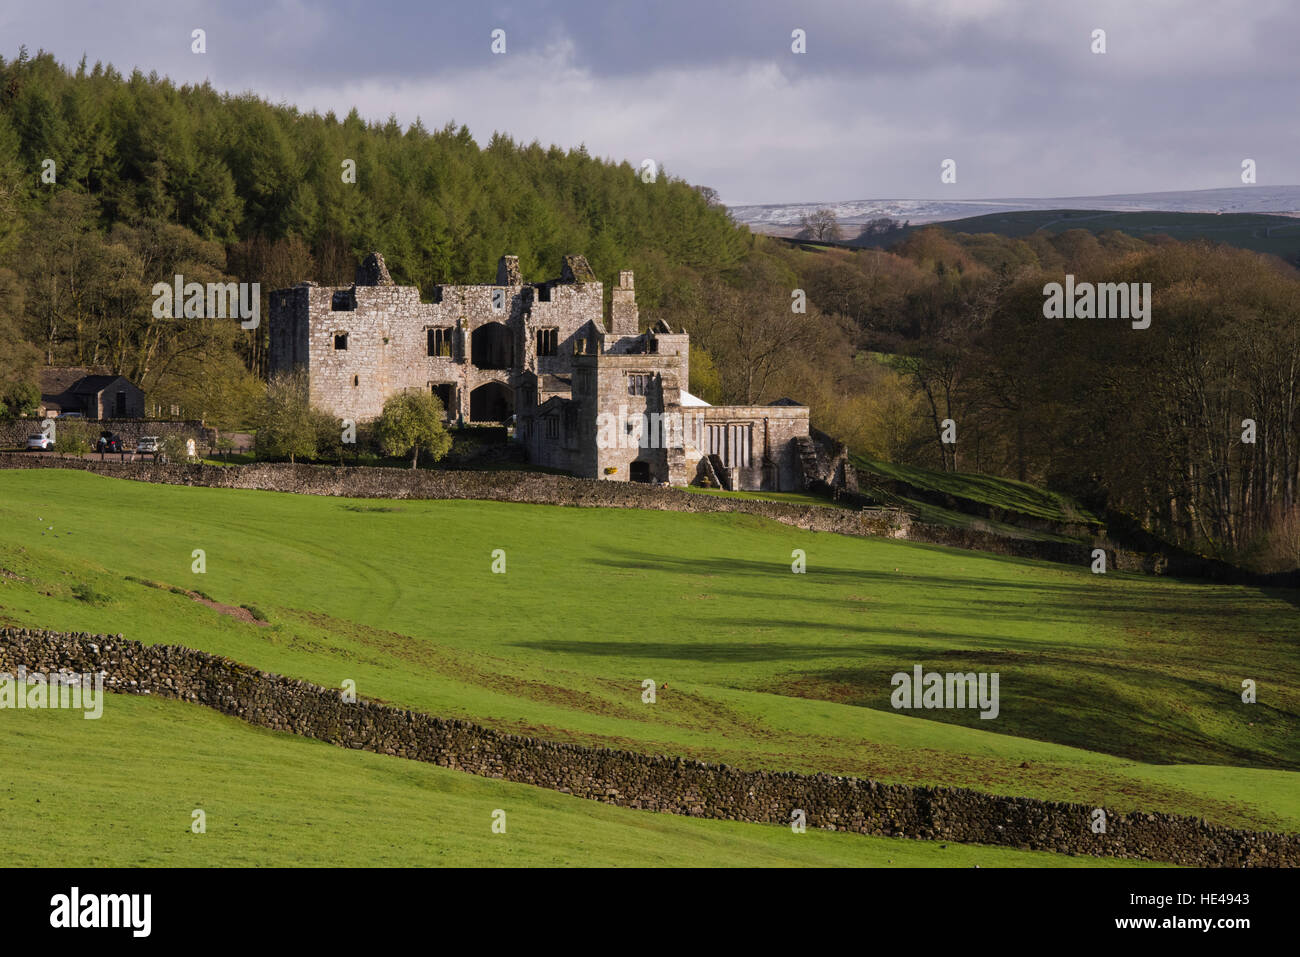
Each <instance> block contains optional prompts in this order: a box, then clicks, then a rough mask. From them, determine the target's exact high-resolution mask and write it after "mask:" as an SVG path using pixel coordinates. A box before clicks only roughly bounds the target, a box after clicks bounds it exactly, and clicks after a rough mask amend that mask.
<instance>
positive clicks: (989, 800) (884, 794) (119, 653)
mask: <svg viewBox="0 0 1300 957" xmlns="http://www.w3.org/2000/svg"><path fill="white" fill-rule="evenodd" d="M19 666H24V667H26V669H27V671H28V673H29V674H31V673H33V672H40V673H43V674H53V673H57V672H61V671H62V672H73V673H76V674H88V673H92V672H96V673H103V675H104V681H105V687H106V688H109V689H112V690H115V691H120V692H126V693H131V694H151V695H158V696H161V697H166V698H176V699H180V700H182V701H190V702H194V703H198V704H203V705H207V706H208V707H211V708H215V709H216V710H218V711H221V712H223V713H225V714H229V715H234V716H236V717H239V718H242V719H243V720H245V721H247V722H249V723H251V724H255V725H259V726H261V727H265V728H271V729H274V730H277V731H286V732H290V733H292V734H298V735H303V736H305V737H310V738H316V739H319V740H321V741H327V742H330V743H331V744H335V745H338V746H340V747H346V748H356V749H361V750H366V751H374V752H377V753H379V754H388V755H395V756H397V757H402V758H409V759H413V760H418V761H426V762H429V763H431V764H437V765H441V766H442V767H447V768H454V769H457V770H460V771H468V772H470V773H472V774H478V775H483V776H486V777H493V778H500V779H503V780H506V781H514V782H519V783H523V784H532V785H536V786H539V787H545V788H550V789H552V790H556V791H561V792H564V793H566V794H573V795H577V796H578V797H583V798H588V799H591V800H596V801H603V802H605V803H608V804H617V805H621V806H623V807H631V808H641V809H645V810H651V811H666V812H669V813H672V814H683V815H689V816H692V817H706V818H717V819H722V820H731V821H748V822H754V823H764V824H782V825H787V826H788V825H789V824H790V823H791V816H792V814H793V813H794V812H795V811H796V810H798V811H803V812H804V814H805V815H806V823H807V826H808V827H817V828H829V829H833V830H841V831H855V832H858V833H861V834H876V835H884V836H894V837H911V838H926V839H931V840H945V841H956V842H965V843H978V844H993V845H1002V846H1008V847H1017V848H1025V849H1033V850H1044V851H1055V852H1059V853H1067V854H1087V855H1097V856H1114V857H1127V858H1136V859H1141V860H1151V861H1165V862H1169V863H1174V864H1185V865H1190V866H1225V867H1238V866H1285V867H1294V866H1296V865H1297V864H1300V835H1296V834H1273V833H1265V832H1252V831H1243V830H1236V829H1232V828H1226V827H1221V826H1218V825H1213V824H1207V823H1206V822H1204V821H1200V820H1196V819H1193V818H1188V817H1180V816H1175V815H1169V814H1159V813H1128V814H1121V813H1118V812H1107V814H1106V819H1105V820H1106V827H1105V832H1104V833H1096V832H1094V829H1093V820H1094V809H1093V808H1090V807H1087V806H1085V805H1081V804H1065V803H1057V802H1049V801H1038V800H1033V799H1030V798H1011V797H999V796H993V795H987V794H981V793H978V792H975V791H968V790H964V789H958V788H946V787H912V786H907V785H897V784H881V783H878V782H875V781H869V780H863V779H859V778H845V777H835V776H831V775H824V774H816V775H804V774H795V773H790V772H770V771H743V770H739V769H737V768H732V767H728V766H726V765H718V764H708V763H704V762H700V761H693V760H687V759H683V758H669V757H659V756H650V755H643V754H636V753H633V752H628V751H617V750H611V749H607V748H595V747H585V746H581V745H572V744H557V743H553V742H549V741H544V740H538V739H536V738H530V737H525V736H522V735H515V734H506V733H502V732H498V731H493V730H491V729H488V728H483V727H479V726H478V725H475V724H472V723H470V722H467V721H459V720H448V719H443V718H436V717H433V716H431V715H427V714H422V713H419V712H414V711H407V710H402V709H399V708H393V707H388V706H385V705H380V704H375V703H373V702H368V701H365V700H364V699H362V700H358V701H356V702H355V703H348V702H346V701H344V699H343V696H342V694H341V693H340V692H339V691H335V690H330V689H327V688H322V687H319V686H317V685H312V684H309V683H307V682H304V681H297V680H293V679H289V678H284V677H281V676H279V675H274V674H269V673H267V672H263V671H258V670H256V669H254V668H250V667H248V666H246V665H241V664H238V663H236V662H234V661H231V660H229V659H226V658H220V657H217V656H214V655H210V654H207V653H204V652H201V651H194V650H191V649H189V648H182V647H176V646H167V645H142V644H140V643H139V642H135V641H127V640H124V639H122V638H121V637H120V636H110V635H87V634H60V633H52V632H45V631H37V630H28V629H14V628H4V629H0V671H5V672H7V673H10V674H13V673H16V671H17V669H18V667H19ZM104 707H105V710H108V709H110V708H111V707H112V701H111V699H110V700H109V701H108V702H107V703H106V704H105V705H104Z"/></svg>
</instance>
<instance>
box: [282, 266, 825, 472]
mask: <svg viewBox="0 0 1300 957" xmlns="http://www.w3.org/2000/svg"><path fill="white" fill-rule="evenodd" d="M603 293H604V290H603V287H602V285H601V283H600V282H599V281H598V280H597V279H596V276H595V274H594V273H593V272H592V270H591V267H590V266H589V265H588V263H587V260H586V258H585V257H583V256H565V257H564V261H563V265H562V267H561V270H560V275H559V278H556V279H549V280H546V281H544V282H537V283H525V282H524V281H523V279H522V277H521V276H520V272H519V260H518V258H517V257H515V256H504V257H502V259H501V261H500V263H499V264H498V266H497V276H496V282H495V283H493V284H490V285H463V286H452V285H439V286H434V287H433V289H432V292H431V294H430V297H429V299H430V301H428V302H426V301H423V300H422V299H421V295H420V290H419V289H417V288H416V287H414V286H398V285H396V284H395V283H394V282H393V280H392V278H391V277H390V276H389V274H388V269H387V268H386V266H385V264H384V260H383V257H382V256H381V255H380V254H378V253H373V254H371V255H370V256H369V257H367V259H366V260H365V262H364V263H363V264H362V265H361V266H360V267H359V268H358V269H357V275H356V282H355V283H353V284H352V285H351V286H342V287H326V286H318V285H316V284H315V283H313V282H310V281H308V282H300V283H298V284H297V285H296V286H293V287H292V288H289V289H281V290H277V291H275V292H272V293H271V294H270V307H271V308H270V346H271V355H270V365H271V371H272V372H273V373H274V372H279V371H287V370H294V369H302V370H305V371H306V374H307V380H308V383H309V388H310V395H311V401H312V403H313V404H314V405H317V406H318V407H320V408H322V409H324V410H326V411H328V412H330V413H332V414H334V415H336V416H338V417H339V418H343V419H352V420H354V421H357V422H362V421H366V420H369V419H374V418H375V417H377V416H378V415H379V414H380V412H381V411H382V410H383V407H384V402H385V400H387V399H388V398H389V397H390V396H392V395H394V394H396V393H398V392H401V391H403V390H407V389H422V390H429V391H431V392H432V393H433V394H434V395H436V396H437V397H438V398H439V399H440V400H441V401H442V405H443V408H444V409H445V410H446V413H447V418H448V420H449V421H451V422H455V423H461V424H466V423H468V424H489V423H491V424H510V423H511V422H513V424H514V440H515V441H516V442H519V443H521V444H522V445H523V446H524V447H525V448H526V449H527V451H528V455H529V458H530V460H531V461H532V462H534V463H536V464H538V465H544V466H549V467H553V468H559V469H564V470H566V471H569V472H571V473H573V474H575V475H578V476H583V477H587V478H602V479H611V480H622V481H637V482H653V483H662V484H669V485H687V484H692V483H697V484H706V485H713V486H715V487H723V488H732V489H753V490H758V489H765V490H773V491H794V490H798V489H801V488H803V487H804V486H805V484H806V481H807V480H809V479H811V478H812V477H814V475H815V473H816V472H818V471H820V470H819V469H817V468H816V459H817V454H816V450H815V448H814V447H813V443H812V442H811V440H810V436H809V427H808V409H807V408H806V407H805V406H802V405H798V404H797V403H794V402H791V401H790V400H788V399H787V400H781V401H780V402H778V403H774V404H772V405H763V406H714V405H710V404H708V403H707V402H704V401H702V400H701V399H698V398H696V397H695V396H693V395H691V394H690V392H688V391H687V382H688V377H689V371H690V369H689V361H690V340H689V337H688V336H687V335H686V333H684V332H680V331H675V330H673V329H672V328H670V327H669V326H668V324H667V323H665V322H663V321H660V322H658V323H656V324H654V326H653V327H652V328H650V329H647V330H644V331H642V329H641V328H640V317H639V315H638V310H637V304H636V292H635V288H634V285H633V276H632V273H631V272H621V273H620V274H619V278H618V285H617V286H615V287H614V288H613V290H612V292H611V303H610V309H609V316H608V321H606V316H605V310H604V299H603Z"/></svg>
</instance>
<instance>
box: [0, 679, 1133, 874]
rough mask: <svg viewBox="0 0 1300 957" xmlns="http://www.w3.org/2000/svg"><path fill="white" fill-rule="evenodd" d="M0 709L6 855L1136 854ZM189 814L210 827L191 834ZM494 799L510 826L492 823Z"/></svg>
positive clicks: (221, 862) (375, 862)
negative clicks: (728, 808)
mask: <svg viewBox="0 0 1300 957" xmlns="http://www.w3.org/2000/svg"><path fill="white" fill-rule="evenodd" d="M5 715H6V717H5V720H4V721H2V722H0V753H3V754H4V756H5V762H6V765H7V766H9V767H11V768H22V773H21V774H11V775H7V776H6V780H5V782H4V783H3V784H0V801H3V802H4V803H3V808H4V813H3V814H0V841H3V842H4V844H5V846H6V847H7V848H9V850H8V851H7V852H6V858H7V860H6V862H7V864H8V865H9V866H11V867H40V866H48V865H49V864H51V863H52V862H58V863H59V864H61V865H63V866H68V867H82V866H135V865H143V866H160V867H212V866H260V867H276V866H313V867H317V866H319V867H330V866H340V865H342V866H349V867H358V866H361V867H366V866H400V867H422V866H439V867H458V866H460V867H464V866H507V867H522V866H546V867H571V866H585V867H591V866H603V867H658V866H670V865H671V866H677V867H769V866H781V867H801V866H817V867H827V866H852V867H860V866H869V867H887V866H890V865H895V866H899V867H972V866H974V865H977V864H978V865H979V866H980V867H1058V866H1103V867H1104V866H1134V862H1123V861H1110V860H1101V859H1096V858H1086V857H1066V856H1064V855H1057V854H1045V853H1036V852H1029V851H1017V850H1010V849H1003V848H987V847H977V846H970V845H960V844H947V845H946V846H940V845H939V844H938V843H935V842H927V841H912V840H905V839H890V838H880V837H864V836H861V835H857V834H844V833H835V832H829V831H814V830H809V831H807V832H805V833H803V834H798V835H796V834H794V833H793V832H791V831H790V830H789V829H788V828H785V827H776V826H770V825H757V824H737V823H734V822H730V821H707V820H698V819H694V818H686V817H675V816H673V815H669V814H651V813H648V812H644V811H632V810H627V809H624V808H615V807H610V806H608V805H604V804H598V803H596V802H593V801H585V800H583V799H581V798H575V797H569V796H567V795H563V794H558V793H555V792H552V791H547V790H544V789H542V788H534V787H528V786H526V785H522V784H509V783H505V782H502V781H494V780H491V779H488V778H480V777H475V776H473V775H469V774H462V773H460V772H457V771H449V770H446V769H444V768H438V767H435V766H433V765H428V764H420V763H418V762H415V761H405V760H402V759H400V758H389V757H383V756H380V755H375V754H369V753H367V752H364V751H348V750H343V749H340V748H335V747H332V746H330V745H327V744H323V743H321V742H318V741H311V740H308V739H304V738H297V737H294V736H292V735H286V734H279V733H276V732H271V731H265V730H263V729H260V728H253V727H251V726H249V725H246V724H244V723H242V722H240V721H238V720H237V719H235V718H229V717H226V716H224V715H220V714H217V713H216V712H213V711H209V710H208V709H206V708H202V707H199V706H197V705H189V704H183V703H180V702H175V701H159V700H153V699H149V698H136V697H131V696H128V695H113V696H111V697H110V698H109V699H108V701H107V702H106V704H105V707H104V716H103V718H101V719H100V720H99V721H86V720H84V719H83V718H82V717H81V716H80V715H79V714H75V713H73V712H69V711H45V712H32V711H23V712H5ZM70 768H82V769H86V770H85V771H84V772H83V773H78V774H70V773H69V769H70ZM196 808H197V809H201V810H203V812H204V813H205V815H206V818H207V819H206V825H207V831H206V832H205V833H203V834H194V833H192V832H191V830H190V824H191V821H192V817H191V815H192V813H193V811H194V810H195V809H196ZM376 809H382V813H376ZM498 809H500V810H503V811H505V812H506V831H505V833H504V834H493V833H492V830H491V822H492V814H493V812H494V811H495V810H498ZM33 834H39V835H40V839H39V840H33V839H32V835H33ZM1143 866H1151V865H1143Z"/></svg>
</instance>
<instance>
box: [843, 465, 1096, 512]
mask: <svg viewBox="0 0 1300 957" xmlns="http://www.w3.org/2000/svg"><path fill="white" fill-rule="evenodd" d="M853 462H854V465H856V466H857V468H858V471H859V473H860V475H862V476H864V477H866V478H868V479H871V478H875V477H880V478H883V479H888V480H893V481H896V482H905V483H907V484H908V485H910V486H912V488H914V489H917V490H919V491H921V492H928V493H933V494H937V495H942V496H946V497H950V498H951V499H952V500H953V501H954V504H957V505H959V506H960V505H966V506H973V507H975V508H976V509H983V508H991V509H998V510H1000V511H1004V512H1007V513H1010V515H1011V516H1012V517H1015V516H1024V517H1026V518H1031V519H1045V520H1047V521H1050V522H1059V523H1061V524H1066V525H1069V524H1073V525H1100V521H1099V520H1098V519H1097V517H1096V516H1095V515H1093V514H1092V513H1091V512H1089V511H1088V510H1087V509H1085V508H1083V507H1082V506H1080V505H1078V504H1077V503H1076V502H1073V501H1071V500H1070V499H1069V498H1067V497H1066V496H1064V495H1058V494H1056V493H1055V492H1049V491H1047V490H1046V489H1043V488H1039V487H1038V486H1037V485H1030V484H1029V483H1027V482H1017V481H1016V480H1014V479H1005V478H999V477H997V476H996V475H981V474H979V473H976V472H939V471H936V470H934V469H927V468H921V467H919V466H915V465H899V464H896V463H894V462H884V461H881V460H879V459H870V458H866V457H865V456H854V458H853Z"/></svg>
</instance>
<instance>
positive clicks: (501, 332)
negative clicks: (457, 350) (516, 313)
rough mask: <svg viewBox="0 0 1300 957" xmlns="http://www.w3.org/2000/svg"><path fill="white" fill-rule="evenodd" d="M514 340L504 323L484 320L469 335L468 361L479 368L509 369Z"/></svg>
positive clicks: (512, 355)
mask: <svg viewBox="0 0 1300 957" xmlns="http://www.w3.org/2000/svg"><path fill="white" fill-rule="evenodd" d="M513 357H514V342H513V341H512V339H511V336H510V330H509V329H508V328H506V326H505V324H504V323H500V322H485V323H484V324H483V325H481V326H479V327H478V328H477V329H475V330H474V331H473V332H472V333H471V334H470V337H469V361H470V363H471V364H473V365H475V366H477V367H478V368H480V369H509V368H510V365H511V361H512V359H513Z"/></svg>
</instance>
